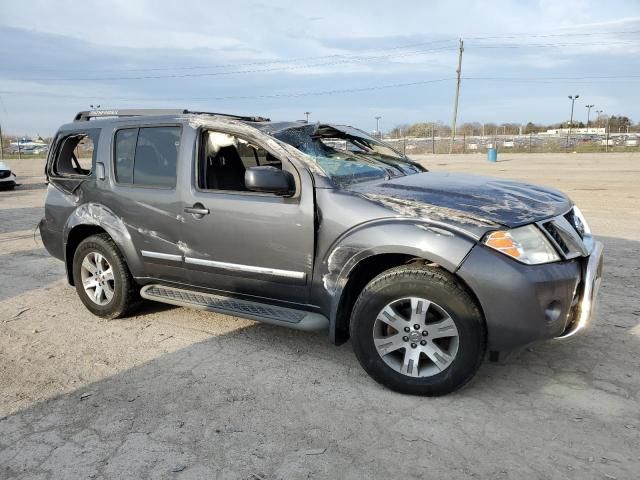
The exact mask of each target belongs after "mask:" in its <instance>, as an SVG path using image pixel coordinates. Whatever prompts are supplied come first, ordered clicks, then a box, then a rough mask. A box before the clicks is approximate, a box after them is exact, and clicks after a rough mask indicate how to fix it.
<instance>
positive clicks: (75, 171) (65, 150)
mask: <svg viewBox="0 0 640 480" xmlns="http://www.w3.org/2000/svg"><path fill="white" fill-rule="evenodd" d="M99 135H100V132H99V131H95V130H91V131H86V132H76V133H71V134H68V135H66V136H64V137H63V138H62V139H61V140H60V143H59V144H58V147H57V149H56V153H55V158H54V162H53V165H52V167H53V168H52V171H51V173H52V174H53V175H54V176H57V177H88V176H89V175H91V172H92V171H93V165H94V163H95V145H97V143H98V137H99Z"/></svg>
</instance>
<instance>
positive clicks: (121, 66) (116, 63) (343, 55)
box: [0, 0, 640, 133]
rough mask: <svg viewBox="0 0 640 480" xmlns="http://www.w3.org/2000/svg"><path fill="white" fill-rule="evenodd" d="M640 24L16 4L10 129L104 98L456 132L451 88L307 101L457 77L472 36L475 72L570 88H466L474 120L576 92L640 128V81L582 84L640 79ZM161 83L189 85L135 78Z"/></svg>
mask: <svg viewBox="0 0 640 480" xmlns="http://www.w3.org/2000/svg"><path fill="white" fill-rule="evenodd" d="M634 29H635V30H640V5H638V4H637V3H636V2H623V1H615V0H614V1H611V2H606V3H603V2H600V1H595V0H581V1H578V0H565V1H563V2H557V1H556V0H553V1H552V0H539V1H536V2H521V1H511V2H507V1H495V2H489V1H481V0H472V1H467V2H463V3H461V4H460V3H457V4H452V3H451V2H447V1H444V0H442V1H440V0H436V1H430V2H424V1H419V0H412V1H407V2H402V3H401V4H389V3H388V2H385V3H376V2H371V1H370V0H368V1H363V0H354V1H350V2H345V1H344V0H340V1H338V0H325V1H324V2H321V3H318V2H279V1H275V0H273V1H269V2H256V1H241V0H236V1H235V2H224V3H221V2H211V1H205V0H182V1H181V2H168V1H160V0H155V1H152V0H139V1H136V2H131V1H125V0H111V1H108V0H104V1H102V2H99V3H96V2H75V1H71V0H58V1H57V2H49V1H44V0H37V1H26V0H23V2H20V3H15V2H13V3H11V2H9V3H7V4H5V5H3V7H2V17H1V18H0V55H2V58H3V68H2V70H0V92H14V93H0V96H1V98H2V99H3V102H4V104H5V105H6V108H7V111H8V113H6V114H5V113H4V111H1V110H0V121H2V123H3V126H4V127H5V130H6V129H9V130H10V131H12V132H15V133H35V132H36V131H39V132H44V131H48V132H49V133H51V132H52V131H53V130H54V129H55V128H56V126H57V125H58V124H60V123H62V122H64V121H66V120H67V119H68V118H71V116H72V115H73V114H74V113H75V111H77V110H80V109H83V108H86V106H87V105H88V104H90V103H101V104H103V105H108V106H110V107H121V106H136V105H142V106H146V107H151V106H159V107H160V106H162V107H164V106H175V107H192V108H196V107H197V108H202V109H211V110H229V111H234V112H241V113H259V114H264V115H268V116H272V117H274V118H284V119H286V118H300V117H301V113H300V112H303V111H305V110H312V111H314V112H317V115H318V116H320V115H322V116H323V117H324V118H325V119H327V120H337V121H344V122H346V123H351V124H355V125H362V126H364V127H365V128H368V126H370V125H368V123H370V122H372V120H371V119H372V118H373V116H375V114H372V113H373V112H383V113H382V115H385V124H386V125H387V126H392V125H393V124H394V122H396V123H400V122H411V121H416V120H428V119H432V120H438V119H440V120H443V121H445V122H447V121H448V119H449V118H450V115H451V103H452V97H453V82H452V81H445V82H439V83H433V84H423V85H422V86H406V87H401V88H396V89H383V90H368V91H362V92H352V93H349V94H346V93H340V94H335V95H325V96H316V95H310V96H305V95H304V93H305V92H307V93H312V92H318V91H323V90H349V89H358V88H368V87H372V86H377V85H378V86H379V85H386V84H407V83H412V82H420V81H425V80H430V79H440V78H452V77H453V76H455V66H456V61H457V39H458V38H459V37H463V38H464V39H465V53H464V56H463V69H462V71H463V76H467V77H521V78H523V79H524V78H539V77H565V80H558V81H554V82H533V81H526V80H519V81H512V82H505V81H497V80H496V81H489V80H463V84H462V102H461V105H460V118H461V119H462V121H472V120H478V121H496V120H498V121H502V120H511V121H518V120H520V121H528V120H533V121H545V122H552V121H558V120H559V119H561V118H562V117H563V116H564V115H565V114H566V112H565V110H566V105H564V103H565V102H564V99H565V98H566V94H567V93H566V92H567V91H571V92H574V91H577V92H578V93H580V94H581V98H585V101H587V99H589V100H588V101H589V103H597V104H598V103H600V105H598V106H599V107H601V108H603V109H605V110H606V111H612V110H613V109H616V110H617V113H624V114H627V115H629V116H631V117H633V118H635V119H636V120H637V119H640V110H639V109H640V102H639V101H638V94H637V93H635V92H636V90H637V88H636V84H637V79H636V80H633V79H627V80H625V79H616V80H606V79H600V80H597V81H596V80H593V81H591V80H588V79H587V80H582V81H578V80H575V81H572V80H570V79H569V78H576V79H579V78H580V77H589V76H597V75H605V76H606V75H608V76H613V77H615V76H630V75H637V74H640V55H638V54H639V53H640V51H639V50H640V42H639V41H638V39H639V38H640V35H639V34H629V33H625V32H628V31H633V30H634ZM603 32H607V33H606V34H605V35H602V33H603ZM585 34H588V35H585ZM495 37H499V38H495ZM354 57H357V58H354ZM163 75H174V76H175V75H178V76H180V78H175V77H174V78H155V79H152V78H130V77H149V76H163ZM90 78H95V79H96V80H89V79H90ZM101 78H102V80H100V79H101ZM127 78H129V79H128V80H127ZM38 79H40V80H38ZM15 92H22V93H15ZM25 92H30V93H25ZM47 95H54V96H47ZM287 95H291V96H289V97H287ZM226 97H243V99H239V98H236V99H229V100H223V99H221V98H226ZM244 97H261V98H244ZM206 99H210V100H206ZM527 99H529V100H527ZM596 99H597V100H596ZM604 102H606V104H604ZM42 110H45V111H46V114H43V115H38V114H37V112H39V111H42ZM314 115H315V114H314Z"/></svg>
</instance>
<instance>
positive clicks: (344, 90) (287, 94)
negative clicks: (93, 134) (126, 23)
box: [0, 75, 640, 102]
mask: <svg viewBox="0 0 640 480" xmlns="http://www.w3.org/2000/svg"><path fill="white" fill-rule="evenodd" d="M635 78H640V75H618V76H616V75H596V76H581V77H461V79H462V80H465V81H508V82H529V83H540V82H542V83H544V82H557V81H585V82H590V81H591V82H593V81H595V82H600V81H612V80H628V79H635ZM453 80H456V77H448V78H437V79H429V80H420V81H413V82H405V83H392V84H386V85H375V86H370V87H358V88H342V89H332V90H320V91H312V92H285V93H274V94H263V95H230V96H217V97H139V96H136V97H123V96H105V95H102V94H92V95H74V94H56V93H46V92H40V91H33V90H31V91H29V90H0V95H16V96H18V95H22V96H34V97H43V98H72V99H83V100H86V99H91V100H95V99H100V100H117V101H133V102H136V101H142V102H144V101H164V102H167V101H204V100H250V99H267V98H296V97H306V96H320V95H334V94H335V95H337V94H344V93H357V92H367V91H375V90H386V89H393V88H404V87H412V86H418V85H427V84H430V83H438V82H446V81H453Z"/></svg>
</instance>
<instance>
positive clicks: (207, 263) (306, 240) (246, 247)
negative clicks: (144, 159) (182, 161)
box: [183, 131, 314, 304]
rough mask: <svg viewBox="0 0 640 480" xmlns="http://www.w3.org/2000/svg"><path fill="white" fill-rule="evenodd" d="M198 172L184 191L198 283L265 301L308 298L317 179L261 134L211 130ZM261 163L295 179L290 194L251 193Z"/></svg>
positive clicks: (204, 136) (188, 264) (188, 247)
mask: <svg viewBox="0 0 640 480" xmlns="http://www.w3.org/2000/svg"><path fill="white" fill-rule="evenodd" d="M198 142H199V148H198V152H199V153H198V155H197V157H198V158H196V159H195V160H194V163H195V165H194V168H195V169H196V171H195V172H194V173H195V175H193V176H192V177H193V183H192V185H191V189H190V190H189V192H188V193H187V192H185V195H184V196H183V202H184V203H183V207H184V208H183V210H184V213H183V215H184V219H185V223H184V230H183V238H184V242H185V246H184V247H185V249H184V252H185V253H184V262H185V268H186V269H187V270H188V272H189V273H188V275H189V276H190V278H191V281H192V283H194V284H197V285H199V286H203V287H208V288H212V289H216V290H222V291H227V292H230V293H234V294H242V295H246V296H251V297H260V298H264V299H272V300H281V301H288V302H295V303H300V304H305V303H306V302H307V294H308V286H309V284H310V282H311V275H312V268H313V253H314V198H313V183H312V179H311V177H310V174H309V173H308V172H307V171H306V170H302V169H300V170H299V171H298V170H296V169H295V167H294V166H293V165H292V164H291V163H290V162H289V161H288V160H287V159H286V158H277V157H275V156H274V155H273V154H272V153H271V152H270V151H269V150H267V149H266V148H264V147H263V146H262V145H261V144H260V141H259V140H256V139H255V138H243V137H242V136H240V135H236V134H230V133H223V132H214V131H204V132H202V133H201V134H200V137H199V139H198ZM256 165H271V166H274V167H276V168H284V169H286V170H288V171H290V172H291V173H292V174H294V176H295V177H296V193H295V195H293V196H291V197H286V198H285V197H282V196H276V195H273V194H264V193H256V192H250V191H247V189H246V188H245V183H244V173H245V171H246V169H247V168H250V167H251V166H256Z"/></svg>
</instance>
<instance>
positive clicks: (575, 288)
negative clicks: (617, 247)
mask: <svg viewBox="0 0 640 480" xmlns="http://www.w3.org/2000/svg"><path fill="white" fill-rule="evenodd" d="M602 251H603V249H602V244H601V243H600V242H594V243H593V248H592V249H591V253H590V254H589V256H588V257H580V258H574V259H571V260H566V261H562V262H555V263H549V264H545V265H524V264H521V263H518V262H515V261H513V260H512V259H510V258H508V257H506V256H505V255H503V254H501V253H498V252H495V251H493V250H491V249H489V248H486V247H484V246H483V245H476V246H475V247H474V248H473V249H472V250H471V252H470V253H469V255H468V256H467V258H466V259H465V261H464V262H463V263H462V265H461V267H460V269H459V270H458V272H457V273H458V275H459V276H460V277H461V278H462V279H463V280H464V281H465V282H466V283H467V285H468V286H469V287H470V288H471V290H472V291H473V292H474V294H475V295H476V297H477V299H478V301H479V303H480V306H481V307H482V310H483V314H484V317H485V320H486V323H487V330H488V347H489V350H494V351H510V350H514V349H517V348H521V347H524V346H526V345H528V344H531V343H533V342H536V341H540V340H547V339H552V338H561V339H565V338H570V337H573V336H575V335H576V334H578V333H581V332H583V331H585V330H586V329H587V328H588V327H589V325H590V323H591V319H592V318H593V311H594V307H595V300H596V296H597V293H598V287H599V286H600V280H601V278H602V262H603V254H602Z"/></svg>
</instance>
